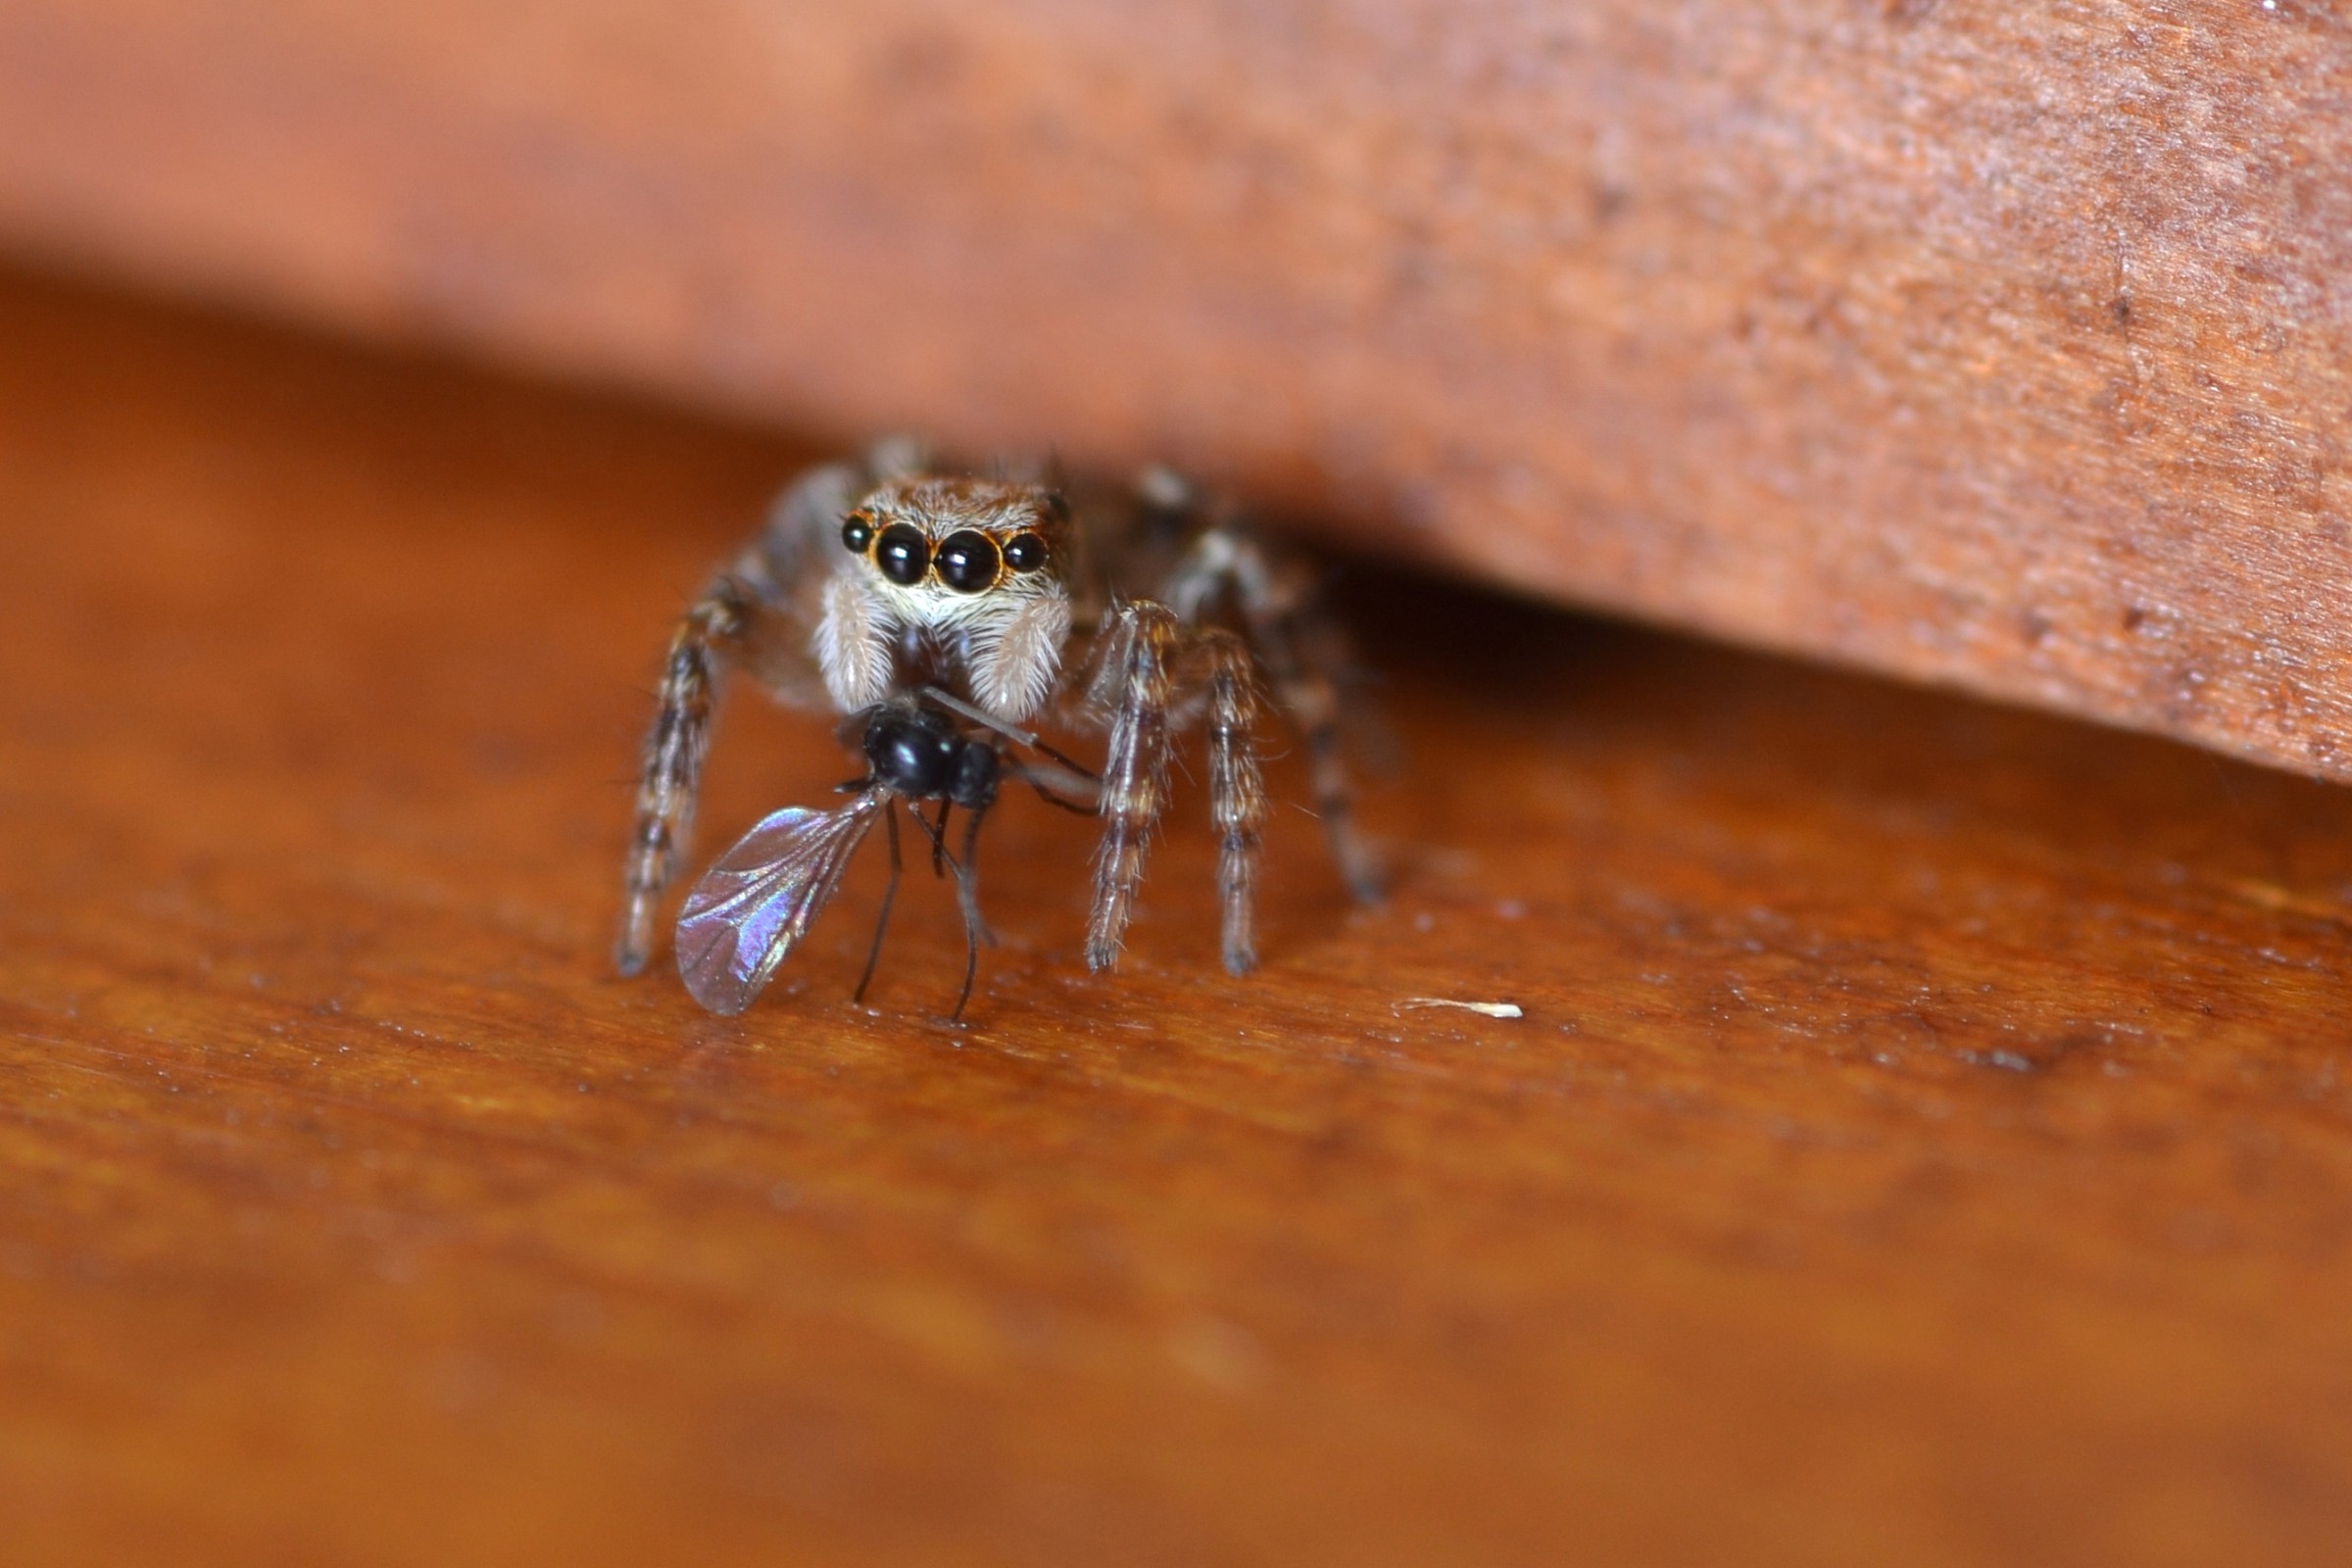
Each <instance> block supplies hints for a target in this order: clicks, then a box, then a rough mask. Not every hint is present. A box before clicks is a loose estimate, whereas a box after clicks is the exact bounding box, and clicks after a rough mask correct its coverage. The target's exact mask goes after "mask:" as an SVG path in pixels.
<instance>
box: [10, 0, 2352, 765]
mask: <svg viewBox="0 0 2352 1568" xmlns="http://www.w3.org/2000/svg"><path fill="white" fill-rule="evenodd" d="M2348 102H2352V31H2347V28H2346V25H2345V24H2344V22H2343V20H2342V18H2341V16H2340V15H2339V14H2338V13H2337V12H2336V11H2334V10H2332V9H2331V8H2329V7H2327V6H2326V5H2324V4H2319V3H2316V0H2276V3H2273V0H2189V3H2184V4H2178V5H2172V4H2167V5H2157V4H2151V3H2147V0H2072V3H2067V4H2059V5H2049V6H2034V7H2026V8H2020V7H2016V6H2001V5H1993V4H1988V3H1976V0H1771V3H1766V4H1748V3H1731V0H1682V3H1676V4H1665V5H1661V4H1655V3H1650V0H1640V3H1637V0H1596V3H1593V4H1585V5H1576V6H1568V5H1534V6H1531V5H1523V4H1518V3H1516V0H1476V3H1471V4H1462V3H1459V0H1378V3H1368V0H1367V3H1355V4H1336V3H1328V0H1280V3H1267V0H1218V3H1213V4H1206V5H1203V4H1197V3H1176V0H1148V3H1136V4H1128V5H1118V6H1105V5H1099V4H1093V3H1082V0H1007V3H1004V4H998V5H992V6H987V7H971V6H962V5H948V4H944V3H941V0H874V3H867V4H860V5H857V6H828V5H819V4H809V3H799V4H791V3H774V4H761V5H743V4H738V3H734V0H674V3H666V4H659V5H657V4H653V3H650V0H623V3H615V4H608V5H600V6H595V7H582V6H578V5H573V4H569V3H558V0H525V3H520V4H514V3H507V4H500V5H495V6H493V5H484V4H479V3H450V0H437V3H427V4H419V5H409V6H398V7H372V8H355V7H351V6H347V5H342V4H336V3H331V0H267V3H263V4H252V3H249V0H235V3H230V0H194V3H190V0H171V3H168V4H166V3H158V0H98V3H92V0H5V3H4V4H0V234H4V235H6V236H8V237H9V238H11V239H13V241H14V242H15V243H16V244H18V245H20V246H31V247H35V248H38V249H41V250H43V251H44V252H46V253H49V254H52V255H57V256H71V257H75V258H80V259H85V260H95V261H101V262H103V263H105V264H106V265H108V266H112V267H116V268H131V269H135V270H138V271H140V272H141V273H142V274H144V275H146V276H149V277H160V278H165V279H169V280H172V281H173V282H174V283H177V284H180V285H182V286H195V287H201V288H205V289H210V290H214V291H218V292H226V293H230V294H234V295H236V296H238V297H241V298H246V299H257V300H266V301H270V302H271V303H272V304H275V305H277V306H279V307H281V308H291V309H296V310H300V311H302V312H305V313H307V314H309V315H310V316H312V317H313V318H315V319H325V320H331V321H334V322H338V323H343V324H347V325H359V326H363V327H366V328H368V329H370V330H374V331H378V332H389V333H394V334H415V333H419V332H421V333H425V334H430V335H433V336H437V337H442V338H448V339H457V340H463V341H465V342H466V343H468V344H473V345H477V346H481V347H486V348H489V349H492V350H494V351H496V352H498V353H501V354H505V355H509V356H515V357H518V358H520V359H522V360H525V361H528V362H530V363H534V364H538V365H542V366H552V367H559V368H564V369H565V370H568V371H573V372H586V373H592V374H595V375H599V376H604V377H609V378H618V379H621V380H625V381H629V382H632V383H637V384H656V385H660V386H662V387H666V388H671V389H675V390H680V391H683V392H685V393H687V394H689V395H691V396H694V397H697V398H701V399H704V400H717V401H720V402H723V403H726V404H729V405H732V406H734V407H737V408H740V409H747V410H753V411H757V412H759V413H760V414H761V415H763V416H779V415H780V416H782V417H785V418H786V420H787V421H788V422H791V423H793V424H796V425H798V426H799V427H802V428H809V429H817V430H825V431H830V432H832V433H833V434H834V435H836V436H838V437H842V438H849V437H856V436H861V435H863V434H864V433H865V432H867V431H869V430H871V429H875V428H892V427H901V426H907V425H919V426H922V427H925V428H928V429H931V430H933V431H935V432H938V433H940V434H942V435H943V436H947V437H951V438H954V439H956V440H957V441H959V442H961V443H963V444H965V445H967V446H985V445H987V444H990V443H1002V444H1005V445H1007V446H1013V447H1021V448H1029V449H1034V448H1037V447H1040V446H1047V445H1051V446H1054V447H1057V448H1058V449H1059V450H1061V451H1063V452H1064V453H1067V454H1069V455H1071V456H1073V457H1077V458H1083V459H1095V460H1103V461H1109V462H1120V463H1124V462H1130V461H1134V460H1136V459H1139V458H1143V457H1146V456H1149V457H1152V458H1162V457H1175V458H1177V459H1180V460H1182V461H1184V462H1185V463H1187V464H1188V465H1189V466H1193V467H1195V468H1197V469H1200V470H1201V471H1205V472H1208V473H1211V474H1214V475H1216V476H1217V477H1219V478H1222V479H1225V480H1227V481H1230V482H1233V483H1236V484H1238V485H1241V486H1243V487H1245V488H1247V489H1250V490H1251V491H1253V492H1255V493H1257V494H1260V495H1263V496H1266V497H1269V498H1272V499H1274V500H1277V501H1279V502H1282V503H1284V504H1286V505H1288V506H1289V507H1291V508H1293V509H1294V510H1299V511H1305V512H1313V513H1318V514H1320V515H1323V516H1325V517H1326V518H1327V519H1330V520H1329V521H1328V523H1327V526H1329V527H1332V528H1334V529H1341V530H1345V531H1349V532H1352V533H1355V534H1357V535H1358V536H1359V537H1362V538H1367V539H1369V538H1377V539H1378V540H1379V541H1380V542H1381V543H1382V545H1383V547H1384V548H1389V549H1394V550H1399V551H1404V552H1410V553H1413V554H1415V555H1418V556H1419V557H1421V558H1423V559H1425V560H1429V561H1435V562H1441V563H1445V564H1449V565H1451V566H1454V567H1457V568H1462V569H1467V570H1469V571H1473V572H1476V573H1480V574H1483V575H1485V576H1486V577H1488V578H1491V579H1493V580H1495V581H1498V582H1503V583H1508V584H1513V585H1516V586H1518V587H1520V588H1523V589H1527V590H1532V591H1535V592H1538V593H1542V594H1546V595H1551V596H1555V597H1558V598H1562V599H1566V600H1571V601H1578V602H1583V603H1588V604H1598V605H1605V606H1609V607H1612V608H1615V609H1618V610H1622V611H1627V612H1631V613H1636V614H1638V615H1642V616H1645V617H1652V618H1656V619H1659V620H1664V621H1669V622H1673V623H1677V624H1680V625H1684V626H1691V627H1698V628H1702V629H1705V630H1708V631H1711V632H1715V633H1719V634H1722V635H1726V636H1730V637H1734V638H1740V639H1744V640H1747V641H1750V642H1754V643H1760V644H1764V645H1767V646H1771V647H1776V648H1782V649H1791V650H1801V651H1803V652H1806V653H1808V654H1812V655H1816V656H1826V657H1829V658H1833V659H1837V660H1841V661H1847V662H1856V663H1860V664H1863V665H1868V666H1871V667H1874V668H1877V669H1882V670H1888V671H1894V672H1898V673H1902V674H1906V675H1911V676H1916V677H1924V678H1927V679H1931V680H1936V681H1944V682H1952V683H1957V684H1959V685H1963V686H1966V687H1970V688H1973V689H1975V690H1978V691H1981V692H1985V693H1991V694H1996V695H1999V696H2002V697H2005V698H2010V699H2021V700H2025V701H2029V702H2034V703H2039V704H2044V705H2048V706H2051V707H2055V708H2058V709H2062V710H2067V711H2075V712H2079V713H2084V714H2090V715H2093V716H2097V717H2101V718H2105V719H2109V720H2113V721H2116V722H2120V723H2124V724H2130V725H2135V726H2139V727H2142V728H2147V729H2152V730H2158V731H2162V732H2165V733H2169V734H2172V735H2176V736H2180V737H2184V738H2188V739H2191V740H2196V741H2200V742H2203V743H2205V744H2207V745H2211V746H2216V747H2219V748H2222V749H2223V750H2226V751H2229V752H2233V753H2237V754H2241V755H2244V756H2247V757H2251V758H2256V759H2260V760H2268V761H2272V762H2277V763H2282V764H2284V765H2286V766H2289V767H2294V768H2298V769H2302V770H2306V771H2308V772H2311V773H2314V774H2317V775H2321V776H2326V777H2331V778H2336V779H2345V778H2352V535H2348V533H2347V527H2348V525H2352V469H2347V466H2346V464H2347V452H2348V450H2352V444H2348V440H2347V436H2348V433H2352V369H2348V368H2347V367H2352V294H2347V289H2348V288H2352V284H2348V283H2347V279H2352V174H2348V173H2347V171H2352V115H2348V114H2347V112H2346V109H2345V105H2346V104H2347V103H2348Z"/></svg>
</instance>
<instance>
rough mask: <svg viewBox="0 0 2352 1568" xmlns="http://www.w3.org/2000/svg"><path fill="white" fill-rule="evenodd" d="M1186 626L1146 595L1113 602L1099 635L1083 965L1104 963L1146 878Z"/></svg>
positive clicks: (1115, 951) (1163, 792)
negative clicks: (1091, 874) (1098, 717)
mask: <svg viewBox="0 0 2352 1568" xmlns="http://www.w3.org/2000/svg"><path fill="white" fill-rule="evenodd" d="M1183 634H1184V628H1183V626H1182V624H1181V623H1180V622H1179V621H1178V620H1177V618H1176V615H1175V613H1174V612H1173V611H1171V610H1169V609H1168V608H1167V607H1166V606H1165V605H1157V604H1152V603H1151V602H1150V601H1148V600H1139V601H1134V602H1131V603H1128V604H1123V605H1120V606H1118V607H1117V608H1116V609H1114V610H1112V611H1111V613H1110V618H1109V620H1108V622H1107V623H1106V624H1105V625H1104V627H1103V637H1104V638H1105V639H1107V645H1108V647H1109V649H1110V656H1109V660H1108V662H1107V663H1106V667H1105V670H1104V674H1105V675H1106V676H1107V677H1108V679H1107V682H1106V684H1108V686H1109V688H1110V695H1111V697H1112V700H1113V702H1114V705H1115V706H1114V708H1113V711H1112V715H1111V721H1110V741H1109V744H1108V746H1107V747H1106V748H1105V751H1106V754H1107V755H1106V757H1105V759H1104V761H1103V786H1102V795H1101V805H1100V810H1101V812H1102V815H1103V845H1102V848H1101V849H1100V850H1099V851H1097V852H1096V857H1095V903H1094V910H1093V913H1092V914H1091V915H1090V917H1089V918H1088V920H1087V927H1086V966H1087V967H1088V968H1090V969H1098V970H1100V969H1108V968H1110V967H1111V966H1113V965H1114V964H1116V963H1117V962H1118V961H1119V946H1120V942H1121V939H1122V938H1123V937H1124V936H1125V934H1126V931H1127V919H1128V916H1129V915H1130V914H1131V913H1132V912H1133V910H1134V907H1135V890H1136V888H1137V886H1138V885H1140V884H1141V883H1142V881H1143V879H1144V858H1145V854H1146V851H1147V850H1148V849H1149V847H1150V841H1151V836H1152V827H1153V826H1154V825H1155V824H1156V823H1157V822H1158V820H1159V813H1160V810H1161V808H1162V807H1163V806H1164V805H1165V804H1166V801H1167V794H1168V705H1169V701H1170V698H1171V696H1172V693H1173V688H1174V681H1175V671H1174V670H1173V669H1171V668H1170V662H1171V660H1172V658H1173V656H1174V654H1175V652H1176V649H1177V645H1178V643H1179V642H1180V641H1181V639H1182V637H1183Z"/></svg>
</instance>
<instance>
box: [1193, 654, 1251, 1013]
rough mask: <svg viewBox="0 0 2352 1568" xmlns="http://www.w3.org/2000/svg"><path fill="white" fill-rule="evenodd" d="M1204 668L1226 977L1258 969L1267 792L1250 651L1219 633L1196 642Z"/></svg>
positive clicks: (1210, 799) (1210, 792) (1210, 793)
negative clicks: (1260, 847)
mask: <svg viewBox="0 0 2352 1568" xmlns="http://www.w3.org/2000/svg"><path fill="white" fill-rule="evenodd" d="M1196 646H1197V647H1198V648H1199V649H1200V652H1201V662H1203V663H1204V664H1205V665H1206V666H1207V683H1208V808H1209V816H1210V819H1211V820H1212V821H1213V822H1214V823H1215V824H1216V829H1217V903H1218V906H1219V907H1220V908H1221V909H1222V911H1223V918H1222V931H1223V946H1224V956H1225V971H1226V973H1228V974H1236V975H1243V974H1248V973H1249V972H1250V970H1252V969H1254V968H1256V967H1257V940H1256V931H1255V926H1256V892H1257V836H1258V830H1259V828H1260V827H1261V826H1262V825H1263V824H1264V822H1265V819H1266V790H1265V785H1264V783H1263V781H1262V780H1261V779H1260V778H1259V776H1258V770H1257V734H1256V723H1257V683H1256V681H1255V679H1254V678H1253V676H1252V673H1251V661H1250V650H1249V648H1248V646H1247V645H1245V644H1244V643H1243V641H1242V640H1241V638H1239V637H1237V636H1235V635H1234V634H1233V633H1232V632H1229V631H1226V630H1225V629H1224V628H1222V627H1210V628H1208V629H1207V630H1204V631H1202V632H1201V633H1199V634H1198V640H1197V643H1196Z"/></svg>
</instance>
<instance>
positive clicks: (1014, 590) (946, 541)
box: [817, 474, 1076, 723]
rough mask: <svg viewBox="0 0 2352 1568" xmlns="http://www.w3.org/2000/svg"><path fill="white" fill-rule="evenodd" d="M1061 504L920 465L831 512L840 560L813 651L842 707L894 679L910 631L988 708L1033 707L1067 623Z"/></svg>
mask: <svg viewBox="0 0 2352 1568" xmlns="http://www.w3.org/2000/svg"><path fill="white" fill-rule="evenodd" d="M1075 542H1076V534H1075V530H1074V529H1073V528H1072V526H1071V522H1070V513H1069V509H1068V508H1067V507H1066V506H1064V505H1063V503H1062V500H1061V497H1060V496H1059V495H1057V494H1056V493H1054V491H1052V490H1049V489H1047V488H1046V487H1045V486H1043V485H1034V484H1016V483H1011V482H1008V481H1005V480H1001V479H974V478H963V477H945V476H940V475H935V474H919V475H912V476H909V477H907V478H901V479H893V480H890V481H889V482H887V483H885V484H883V485H880V486H878V487H877V488H875V489H874V490H872V491H870V492H868V493H867V495H866V496H865V498H864V499H863V500H861V501H859V502H858V505H857V506H855V507H853V508H852V509H851V510H850V512H849V514H848V515H847V516H845V517H843V519H842V523H841V545H842V548H843V550H845V551H846V552H847V553H848V555H849V557H850V558H851V559H850V560H848V561H846V562H844V563H843V574H842V575H841V576H840V577H837V578H836V579H835V583H834V591H832V592H831V593H830V594H829V596H828V598H827V601H826V612H825V624H824V625H823V626H822V627H820V628H819V632H818V637H817V651H818V656H819V660H820V662H822V664H823V666H824V670H825V679H826V682H827V685H828V687H829V688H830V689H831V691H832V693H833V698H834V701H835V703H836V704H837V705H838V706H839V707H841V708H843V709H844V710H852V709H855V708H857V707H858V706H859V705H861V704H864V703H869V702H873V701H875V700H877V699H879V698H880V697H881V696H882V695H883V694H884V693H885V692H887V691H888V690H889V689H890V686H891V680H892V677H891V666H892V662H893V660H894V659H895V658H896V656H895V654H893V653H892V652H891V650H894V649H897V648H899V647H901V646H903V645H904V644H903V635H902V634H903V633H906V632H907V631H912V632H914V633H916V634H918V637H919V640H920V641H921V642H922V643H923V644H924V645H926V646H928V647H930V648H932V649H934V650H936V652H937V654H938V655H939V656H940V657H941V658H942V660H943V662H944V663H945V664H946V665H947V666H948V667H947V671H946V673H947V674H948V675H949V677H950V678H951V679H953V678H956V677H958V676H959V677H960V678H961V679H962V680H963V681H964V682H965V684H966V685H967V686H968V688H969V691H970V695H971V698H972V700H973V701H974V702H976V703H979V704H980V705H981V706H982V707H984V708H986V709H987V710H988V711H990V712H992V713H994V714H996V715H998V716H999V717H1002V718H1005V719H1007V720H1010V721H1012V722H1015V723H1018V722H1019V721H1020V720H1022V719H1023V718H1026V717H1027V716H1028V715H1029V714H1031V713H1033V712H1035V711H1037V709H1038V707H1039V705H1040V704H1042V703H1043V702H1044V701H1045V699H1046V696H1047V694H1048V693H1049V692H1050V691H1051V690H1052V688H1053V685H1054V677H1055V675H1056V673H1057V672H1058V671H1059V669H1060V667H1061V653H1062V645H1063V643H1065V642H1066V641H1067V640H1068V639H1069V634H1070V593H1069V579H1070V564H1071V555H1072V551H1073V549H1074V546H1075Z"/></svg>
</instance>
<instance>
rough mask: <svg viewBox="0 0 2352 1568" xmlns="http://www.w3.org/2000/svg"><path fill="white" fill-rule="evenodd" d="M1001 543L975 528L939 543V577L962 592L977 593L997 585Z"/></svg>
mask: <svg viewBox="0 0 2352 1568" xmlns="http://www.w3.org/2000/svg"><path fill="white" fill-rule="evenodd" d="M999 560H1000V558H999V556H998V555H997V542H996V541H995V540H994V539H991V538H990V537H989V536H988V535H986V534H984V533H981V532H980V531H979V530H977V529H975V528H963V529H959V530H957V531H956V532H955V533H952V534H950V535H948V536H947V537H946V538H945V539H942V540H941V541H940V542H939V555H938V556H937V557H936V558H935V564H937V565H938V567H939V580H940V581H941V582H944V583H946V584H947V585H948V586H949V587H951V588H953V589H955V590H956V592H957V593H959V594H976V593H979V592H980V591H981V590H983V589H986V588H993V587H995V586H996V584H997V565H998V561H999Z"/></svg>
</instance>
